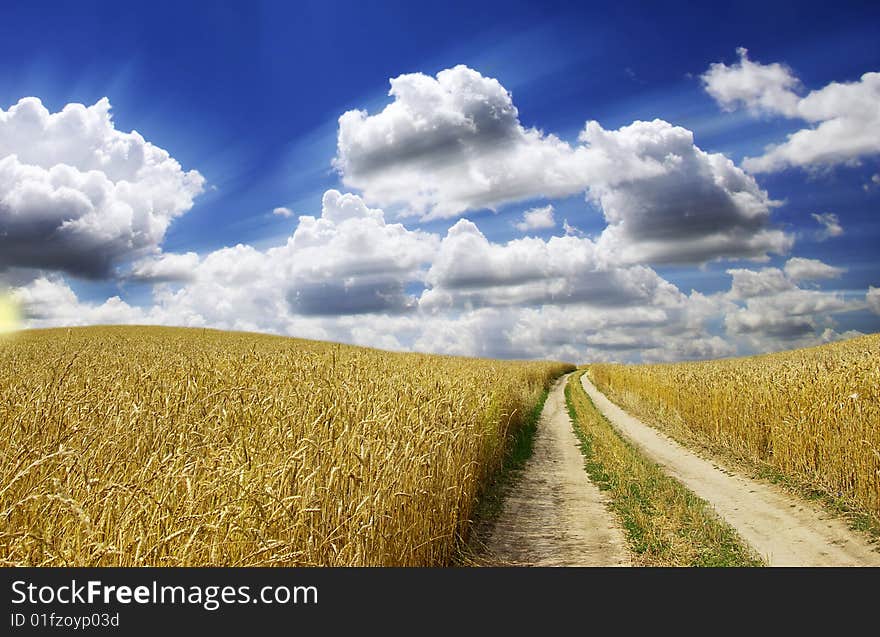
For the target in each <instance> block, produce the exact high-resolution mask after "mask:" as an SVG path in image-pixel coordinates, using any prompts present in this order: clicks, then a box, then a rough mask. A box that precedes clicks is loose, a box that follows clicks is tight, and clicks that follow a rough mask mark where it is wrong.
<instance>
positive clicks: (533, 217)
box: [515, 205, 556, 232]
mask: <svg viewBox="0 0 880 637" xmlns="http://www.w3.org/2000/svg"><path fill="white" fill-rule="evenodd" d="M515 226H516V229H517V230H519V231H520V232H528V231H529V230H543V229H546V228H555V227H556V220H555V219H554V218H553V206H552V205H548V206H543V207H541V208H531V209H530V210H526V211H525V212H524V213H523V216H522V221H519V222H517V223H516V224H515Z"/></svg>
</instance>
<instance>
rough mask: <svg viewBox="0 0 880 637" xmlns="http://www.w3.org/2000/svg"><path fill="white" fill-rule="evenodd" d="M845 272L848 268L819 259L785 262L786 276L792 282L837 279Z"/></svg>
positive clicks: (797, 258) (796, 259)
mask: <svg viewBox="0 0 880 637" xmlns="http://www.w3.org/2000/svg"><path fill="white" fill-rule="evenodd" d="M844 272H846V268H838V267H836V266H833V265H828V264H827V263H823V262H822V261H819V260H818V259H804V258H801V257H794V258H792V259H789V260H788V261H786V262H785V275H786V276H787V277H788V278H789V279H791V280H792V281H816V280H818V279H836V278H838V277H839V276H840V275H841V274H843V273H844Z"/></svg>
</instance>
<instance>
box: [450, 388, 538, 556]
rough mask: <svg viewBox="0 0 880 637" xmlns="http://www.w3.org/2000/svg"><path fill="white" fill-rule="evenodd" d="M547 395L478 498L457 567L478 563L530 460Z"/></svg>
mask: <svg viewBox="0 0 880 637" xmlns="http://www.w3.org/2000/svg"><path fill="white" fill-rule="evenodd" d="M548 394H549V390H547V389H545V390H544V392H543V393H542V394H541V396H540V398H539V399H538V401H537V402H536V403H535V405H534V407H533V408H532V410H531V412H529V414H528V416H527V418H526V420H525V422H524V423H523V425H522V426H521V427H520V428H519V429H518V430H517V431H516V432H515V433H514V435H513V436H511V438H510V439H509V440H508V442H507V451H506V453H505V456H504V462H503V464H502V466H501V469H500V470H499V471H498V472H496V473H495V475H494V476H493V477H492V479H491V481H490V482H489V483H488V484H487V485H486V487H485V489H484V490H483V492H482V493H481V494H480V496H479V499H478V501H477V506H476V509H475V512H474V515H473V525H472V528H471V537H470V538H468V542H467V544H466V545H465V546H462V547H461V549H460V550H459V556H458V558H457V560H456V562H457V563H458V564H461V565H470V564H474V563H477V564H478V563H480V561H481V560H480V554H481V553H482V552H483V550H482V544H483V543H484V542H485V541H486V539H487V538H488V537H489V534H490V533H491V532H492V527H493V526H494V524H495V522H496V521H497V520H498V517H499V516H500V515H501V510H502V509H503V508H504V500H505V498H506V497H507V495H508V494H509V493H510V491H511V490H512V489H513V487H514V485H516V483H517V481H518V480H519V476H520V474H521V473H522V470H523V468H524V467H525V466H526V462H528V460H529V458H531V457H532V451H533V449H534V442H535V433H536V432H537V431H538V422H539V421H540V420H541V412H542V411H543V410H544V403H545V402H546V401H547V396H548Z"/></svg>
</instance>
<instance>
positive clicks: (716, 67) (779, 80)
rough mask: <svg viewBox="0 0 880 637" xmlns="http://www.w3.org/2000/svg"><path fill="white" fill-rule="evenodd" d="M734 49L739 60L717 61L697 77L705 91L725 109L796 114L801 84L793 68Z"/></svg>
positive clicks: (792, 115) (793, 115)
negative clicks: (752, 58)
mask: <svg viewBox="0 0 880 637" xmlns="http://www.w3.org/2000/svg"><path fill="white" fill-rule="evenodd" d="M736 52H737V54H738V55H739V62H737V63H735V64H732V65H730V66H727V65H726V64H724V63H723V62H716V63H714V64H711V65H710V66H709V69H708V70H707V71H706V72H705V73H703V75H701V76H700V79H701V80H702V81H703V86H704V88H705V89H706V92H707V93H709V95H711V96H712V97H713V98H714V99H715V101H716V102H718V104H719V105H720V106H721V107H722V108H723V109H724V110H727V111H732V110H735V109H737V108H739V107H743V106H744V107H746V108H748V109H749V110H751V111H753V112H755V113H774V114H776V113H781V114H783V115H788V116H789V117H797V116H798V101H799V99H800V97H799V96H798V94H797V90H798V89H799V88H800V85H801V83H800V80H798V79H797V77H795V75H794V73H793V71H792V70H791V69H790V68H788V67H787V66H785V65H783V64H779V63H773V64H761V63H760V62H753V61H751V60H750V59H749V56H748V53H749V52H748V49H745V48H744V47H740V48H738V49H737V50H736Z"/></svg>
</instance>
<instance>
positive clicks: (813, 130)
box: [702, 49, 880, 173]
mask: <svg viewBox="0 0 880 637" xmlns="http://www.w3.org/2000/svg"><path fill="white" fill-rule="evenodd" d="M738 51H740V55H741V60H740V63H739V64H735V65H733V66H730V67H728V66H725V65H724V64H722V63H715V64H712V65H711V66H710V67H709V70H708V71H707V72H706V73H705V74H703V76H702V77H703V82H704V85H705V88H706V91H707V92H708V93H709V94H710V95H712V96H713V97H714V98H715V99H716V100H717V101H718V103H719V105H721V107H722V108H724V109H726V110H731V109H734V108H736V107H739V106H746V107H747V108H749V109H750V110H752V111H762V112H768V113H778V114H781V115H785V116H786V117H790V118H798V119H802V120H804V121H805V122H807V123H809V124H810V127H808V128H803V129H801V130H799V131H796V132H794V133H792V134H791V135H789V136H788V139H787V140H786V141H785V142H783V143H781V144H778V145H771V146H768V147H767V148H766V149H765V152H764V154H763V155H761V156H759V157H749V158H746V159H744V160H743V163H742V165H743V167H744V168H745V169H746V170H748V171H750V172H752V173H762V172H776V171H780V170H784V169H786V168H789V167H801V168H808V169H815V168H820V167H823V166H832V165H835V164H842V163H843V164H849V163H855V162H858V161H859V160H860V159H861V158H863V157H866V156H870V155H876V154H877V153H880V73H876V72H871V73H865V74H864V75H862V76H861V78H860V79H859V80H858V81H855V82H831V83H830V84H828V85H827V86H825V87H823V88H821V89H819V90H815V91H811V92H810V93H809V94H807V95H806V96H804V97H800V96H798V95H797V93H795V91H794V89H795V88H797V87H798V80H797V78H796V77H795V76H794V75H793V74H792V72H791V70H790V69H788V68H787V67H784V66H782V65H780V64H768V65H765V64H760V63H757V62H751V61H750V60H749V59H748V58H747V57H746V55H745V49H739V50H738Z"/></svg>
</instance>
